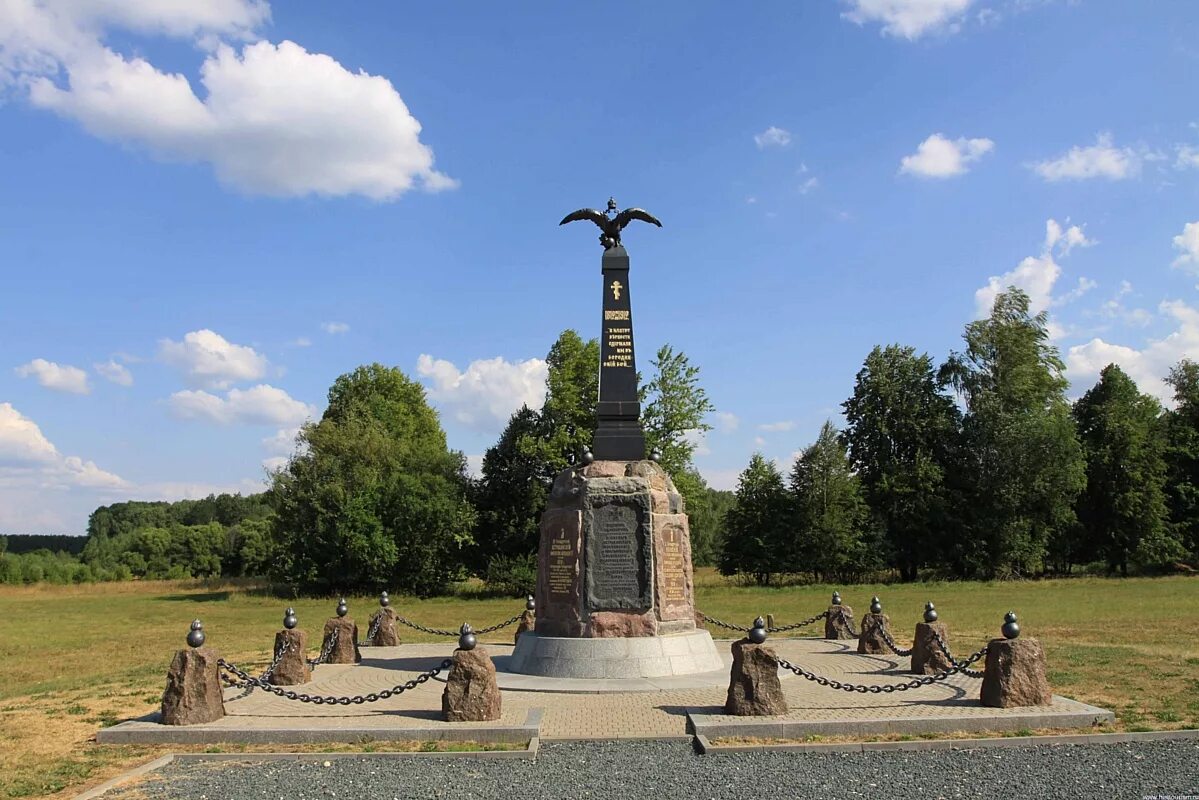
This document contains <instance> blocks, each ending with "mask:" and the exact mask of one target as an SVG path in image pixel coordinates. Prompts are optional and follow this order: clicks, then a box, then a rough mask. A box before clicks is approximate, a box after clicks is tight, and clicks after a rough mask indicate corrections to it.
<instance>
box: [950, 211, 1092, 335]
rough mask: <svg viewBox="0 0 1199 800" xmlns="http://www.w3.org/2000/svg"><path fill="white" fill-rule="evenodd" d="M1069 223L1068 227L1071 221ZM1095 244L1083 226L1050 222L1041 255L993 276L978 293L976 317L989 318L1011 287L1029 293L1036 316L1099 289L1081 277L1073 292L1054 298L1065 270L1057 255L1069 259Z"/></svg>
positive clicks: (1046, 226)
mask: <svg viewBox="0 0 1199 800" xmlns="http://www.w3.org/2000/svg"><path fill="white" fill-rule="evenodd" d="M1066 222H1067V224H1068V223H1069V220H1067V221H1066ZM1092 244H1094V242H1093V241H1092V240H1090V239H1088V238H1087V237H1086V234H1085V233H1084V232H1083V229H1082V226H1079V225H1070V226H1069V227H1068V228H1063V227H1062V226H1061V224H1059V223H1058V221H1057V220H1054V219H1050V220H1047V221H1046V222H1045V240H1044V243H1043V244H1042V245H1041V254H1040V255H1037V256H1028V257H1027V258H1025V259H1024V260H1023V261H1021V262H1020V263H1019V264H1017V265H1016V267H1015V268H1014V269H1012V270H1011V271H1009V272H1005V273H1004V274H1002V275H992V276H991V277H990V278H989V279H988V280H987V285H986V286H983V287H982V288H980V289H979V290H978V291H976V292H975V293H974V302H975V313H976V315H977V316H979V317H985V316H987V315H988V314H990V313H991V307H992V306H993V305H994V304H995V298H996V297H997V296H998V295H999V294H1000V293H1001V292H1004V291H1006V290H1007V288H1008V287H1009V286H1016V287H1018V288H1020V289H1023V290H1024V291H1025V293H1027V294H1028V299H1029V310H1030V311H1032V313H1034V314H1039V313H1040V312H1042V311H1044V310H1046V309H1047V308H1049V307H1050V306H1052V305H1061V304H1063V303H1066V302H1069V301H1070V300H1072V299H1076V298H1077V297H1081V296H1082V295H1083V294H1084V293H1085V292H1087V291H1089V290H1090V289H1093V288H1094V287H1095V285H1096V284H1095V282H1094V281H1091V280H1089V279H1087V278H1079V281H1078V284H1077V285H1076V287H1075V289H1074V290H1073V291H1071V292H1069V293H1067V294H1066V295H1064V296H1062V297H1061V298H1057V299H1055V298H1054V297H1053V289H1054V286H1055V285H1056V284H1057V280H1058V278H1059V277H1061V274H1062V268H1061V267H1060V266H1059V265H1058V263H1057V261H1055V260H1054V254H1055V252H1056V254H1057V255H1059V256H1065V255H1066V254H1067V253H1069V252H1070V250H1071V249H1073V248H1075V247H1089V246H1091V245H1092ZM1058 332H1059V334H1060V333H1063V332H1064V329H1061V328H1060V327H1059V329H1058Z"/></svg>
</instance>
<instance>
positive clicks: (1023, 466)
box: [942, 287, 1086, 577]
mask: <svg viewBox="0 0 1199 800" xmlns="http://www.w3.org/2000/svg"><path fill="white" fill-rule="evenodd" d="M1046 325H1047V316H1046V315H1045V313H1044V312H1041V313H1039V314H1036V315H1033V314H1031V313H1030V312H1029V299H1028V295H1027V294H1025V293H1024V292H1023V291H1021V290H1020V289H1018V288H1016V287H1010V288H1009V289H1008V290H1007V291H1006V292H1003V293H1001V294H1000V295H999V296H998V297H996V298H995V304H994V307H993V308H992V311H991V315H990V317H988V318H987V319H983V320H978V321H977V322H972V323H970V324H969V325H967V326H966V333H965V336H964V338H965V340H966V349H965V351H964V352H962V353H954V354H953V355H951V356H950V358H949V361H948V362H947V363H946V364H945V366H944V367H943V368H942V376H943V378H944V379H945V380H946V381H948V382H949V383H951V384H952V385H953V387H954V388H955V389H957V390H958V391H959V392H960V393H961V394H962V396H963V397H964V399H965V403H966V416H965V419H964V422H963V431H962V447H961V448H960V449H959V450H958V455H959V458H958V460H957V462H956V463H955V466H954V469H955V470H956V471H957V474H956V476H955V481H956V482H957V486H956V491H957V492H958V493H959V494H958V496H957V497H956V498H955V503H956V504H957V506H958V508H960V509H961V510H962V511H963V516H964V517H965V518H964V519H963V520H962V521H961V523H960V525H959V527H958V530H957V533H958V535H956V536H954V537H953V538H952V540H951V545H950V547H947V550H950V557H951V559H952V560H953V561H954V562H956V563H955V566H956V568H957V570H958V572H959V574H964V575H972V576H979V577H1009V576H1010V577H1017V576H1023V575H1030V574H1034V573H1036V572H1038V571H1040V570H1041V569H1042V568H1043V567H1044V564H1045V559H1046V556H1047V554H1048V552H1049V545H1050V542H1051V541H1052V540H1054V539H1055V537H1060V536H1064V535H1068V534H1069V531H1070V530H1071V528H1072V526H1073V525H1075V524H1076V517H1075V514H1074V501H1075V499H1076V498H1077V496H1078V494H1079V492H1081V491H1082V489H1083V487H1084V486H1085V484H1086V471H1085V467H1086V465H1085V462H1084V460H1083V456H1082V449H1081V447H1080V446H1079V443H1078V437H1077V435H1076V433H1075V430H1074V421H1073V419H1072V418H1071V414H1070V405H1069V403H1067V401H1066V398H1065V390H1066V387H1067V381H1066V378H1065V376H1064V375H1063V372H1064V370H1065V365H1064V364H1063V363H1062V360H1061V358H1060V356H1059V355H1058V351H1057V348H1056V347H1054V346H1053V345H1052V344H1050V342H1049V333H1048V330H1047V327H1046ZM950 548H952V549H950Z"/></svg>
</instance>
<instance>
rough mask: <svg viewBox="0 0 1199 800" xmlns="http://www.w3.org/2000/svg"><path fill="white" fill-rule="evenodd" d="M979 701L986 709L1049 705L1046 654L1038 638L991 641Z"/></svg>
mask: <svg viewBox="0 0 1199 800" xmlns="http://www.w3.org/2000/svg"><path fill="white" fill-rule="evenodd" d="M982 684H983V685H982V690H981V691H980V692H979V699H980V700H981V701H982V704H983V705H984V706H990V707H992V708H1011V707H1012V706H1047V705H1050V704H1051V703H1052V702H1053V692H1051V691H1050V690H1049V681H1048V680H1046V678H1045V651H1044V650H1042V649H1041V643H1040V642H1038V641H1037V640H1036V639H1026V638H1023V637H1021V638H1019V639H992V640H991V641H990V642H988V643H987V670H986V674H984V675H983V681H982Z"/></svg>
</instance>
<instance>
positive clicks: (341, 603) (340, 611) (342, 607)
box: [337, 597, 350, 617]
mask: <svg viewBox="0 0 1199 800" xmlns="http://www.w3.org/2000/svg"><path fill="white" fill-rule="evenodd" d="M349 613H350V607H349V606H347V605H346V599H345V598H344V597H343V598H341V599H340V600H338V601H337V616H339V617H344V616H345V615H346V614H349Z"/></svg>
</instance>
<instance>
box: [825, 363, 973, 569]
mask: <svg viewBox="0 0 1199 800" xmlns="http://www.w3.org/2000/svg"><path fill="white" fill-rule="evenodd" d="M842 407H843V408H844V409H845V419H846V423H847V425H846V429H845V433H844V439H845V442H846V444H847V445H848V450H849V457H850V460H851V462H852V464H853V468H854V470H855V471H856V472H857V474H858V476H859V477H860V478H861V481H862V487H863V489H864V491H865V496H866V498H867V501H868V502H869V505H870V509H871V511H872V512H873V513H874V516H875V518H876V519H877V520H878V523H879V525H880V526H881V528H882V530H883V532H884V534H885V536H886V538H887V542H888V543H889V545H890V547H891V550H892V552H893V554H894V558H895V561H896V565H897V566H898V568H899V572H900V575H901V576H902V577H903V579H904V580H909V581H910V580H915V579H916V577H917V571H918V569H919V568H920V567H921V566H922V565H924V564H926V563H929V562H932V561H936V560H937V558H938V553H937V550H938V547H939V545H940V541H939V540H940V537H939V536H938V535H937V531H938V530H939V529H941V528H943V527H944V507H945V471H944V461H945V459H946V456H947V454H948V453H949V452H951V449H952V444H953V441H954V439H955V438H956V436H957V434H958V425H959V414H958V412H957V407H956V406H955V405H954V403H953V399H952V398H950V397H948V396H946V395H944V394H942V393H941V392H940V391H939V389H938V385H937V378H936V374H935V372H934V370H933V363H932V359H931V358H930V357H929V356H928V355H927V354H926V353H922V354H920V355H917V354H916V350H915V348H912V347H902V346H900V345H888V346H887V347H885V348H880V347H875V348H874V349H873V350H871V351H870V354H869V355H868V356H866V361H865V362H864V363H863V365H862V369H861V370H860V371H859V372H858V375H857V379H856V381H855V383H854V390H853V395H852V396H851V397H850V398H849V399H848V400H846V401H845V402H844V403H843V404H842Z"/></svg>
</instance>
